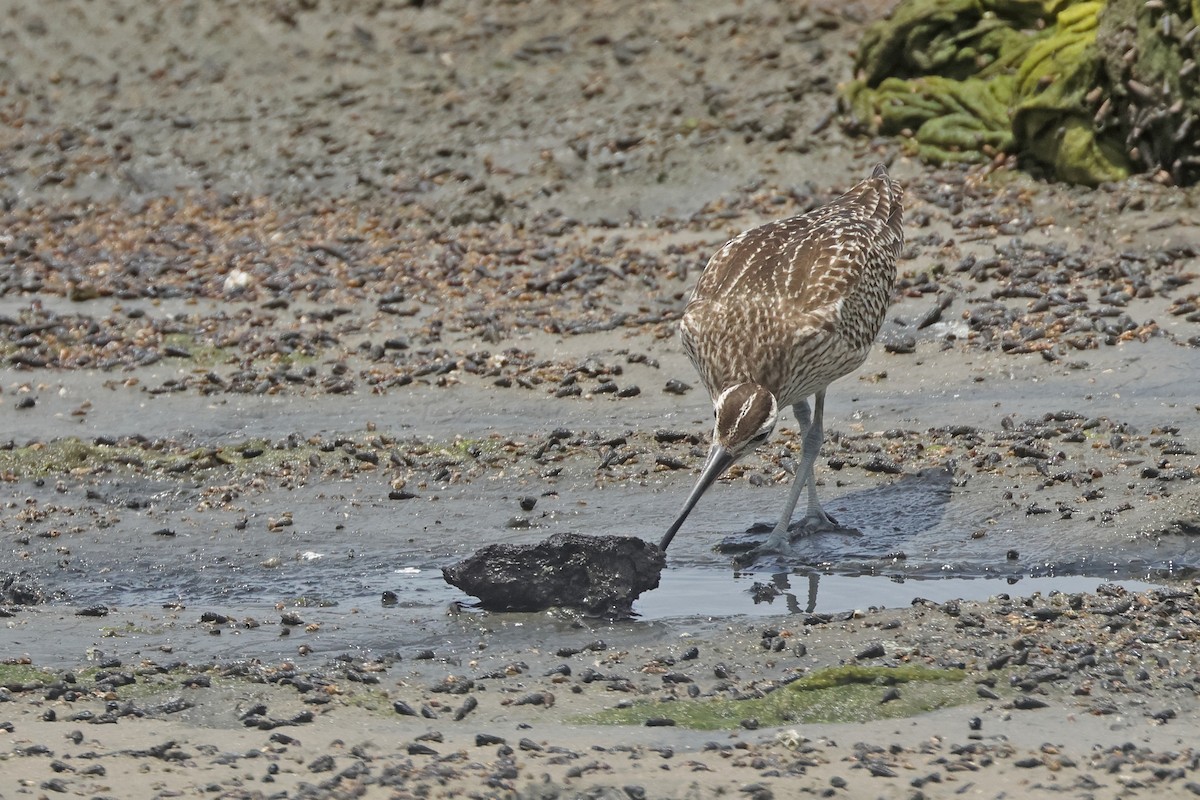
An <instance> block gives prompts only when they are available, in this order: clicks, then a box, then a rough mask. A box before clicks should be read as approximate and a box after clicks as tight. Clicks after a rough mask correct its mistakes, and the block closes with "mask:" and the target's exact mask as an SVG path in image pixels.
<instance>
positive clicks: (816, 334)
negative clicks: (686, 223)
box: [681, 165, 904, 406]
mask: <svg viewBox="0 0 1200 800" xmlns="http://www.w3.org/2000/svg"><path fill="white" fill-rule="evenodd" d="M900 200H901V191H900V187H899V186H898V185H897V184H896V183H895V182H894V181H893V180H892V179H891V178H890V177H889V176H888V175H887V172H886V170H884V168H883V167H882V165H881V166H879V167H877V168H876V169H875V172H874V173H873V174H872V175H871V177H870V178H868V179H867V180H865V181H863V182H861V183H859V184H858V185H856V186H855V187H854V188H852V189H851V190H850V191H848V192H846V193H845V194H844V195H842V196H841V197H839V198H837V199H836V200H834V201H832V202H831V203H829V204H828V205H825V206H823V207H821V208H818V209H815V210H813V211H810V212H808V213H806V214H801V215H799V216H795V217H789V218H787V219H783V220H779V221H776V222H770V223H767V224H766V225H762V226H760V227H758V228H754V229H752V230H749V231H746V232H745V233H742V234H741V235H739V236H736V237H734V238H733V239H731V240H730V241H729V242H727V243H726V244H725V245H724V246H723V247H722V248H721V249H720V250H718V251H717V253H716V254H715V255H713V257H712V259H711V260H710V261H709V262H708V265H707V266H706V267H705V269H704V272H703V274H702V275H701V276H700V280H699V281H698V282H697V284H696V288H695V290H694V292H693V294H692V299H691V301H690V302H689V303H688V306H687V308H686V310H685V311H684V316H683V320H682V322H681V333H682V338H683V343H684V347H685V349H686V350H687V352H688V355H689V356H690V357H691V359H692V363H693V364H695V366H696V368H697V370H698V371H699V372H700V374H701V377H702V379H703V380H704V383H705V386H706V388H707V389H708V390H709V393H710V394H711V395H712V396H713V397H714V398H715V397H716V396H717V395H719V394H720V393H721V391H722V390H723V389H725V388H726V387H728V386H731V385H733V384H736V383H740V382H743V381H752V382H754V383H758V384H761V385H762V386H765V387H766V388H767V389H769V390H771V391H772V392H773V393H775V395H776V397H777V398H778V400H779V404H780V406H785V405H789V404H791V403H794V402H796V401H797V400H799V399H800V398H802V397H805V396H807V395H810V394H812V393H813V392H814V391H815V390H816V388H818V387H822V388H823V387H824V386H827V385H828V384H829V383H830V382H831V381H833V380H835V379H837V378H839V377H841V376H843V375H845V374H847V373H848V372H851V371H852V370H854V369H856V368H857V367H858V366H859V365H860V364H862V362H863V361H864V360H865V359H866V355H867V352H868V351H869V349H870V346H871V344H872V342H874V340H875V336H876V335H877V334H878V332H879V328H880V326H881V325H882V324H883V319H884V315H885V313H886V310H887V304H888V300H889V297H890V295H891V290H892V284H893V283H894V281H895V276H896V266H895V264H896V257H897V256H898V255H899V253H900V249H901V247H902V246H903V242H904V235H903V232H902V229H901V223H902V212H901V205H900Z"/></svg>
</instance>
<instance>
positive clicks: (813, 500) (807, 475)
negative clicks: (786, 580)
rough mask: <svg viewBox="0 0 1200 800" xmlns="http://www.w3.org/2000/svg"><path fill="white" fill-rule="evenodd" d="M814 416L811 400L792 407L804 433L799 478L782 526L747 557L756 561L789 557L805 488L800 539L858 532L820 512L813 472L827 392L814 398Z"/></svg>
mask: <svg viewBox="0 0 1200 800" xmlns="http://www.w3.org/2000/svg"><path fill="white" fill-rule="evenodd" d="M815 401H816V402H815V413H811V416H810V411H809V406H808V400H801V401H800V402H799V403H796V404H795V405H794V406H792V412H793V413H794V414H795V415H796V421H797V422H799V423H800V428H801V430H802V431H803V436H802V438H801V446H802V448H803V451H802V455H801V457H800V467H799V468H798V469H797V470H796V478H795V480H794V481H793V482H792V488H791V492H790V493H789V494H788V500H787V503H786V504H785V505H784V507H783V515H782V516H781V517H780V518H779V523H778V524H776V526H775V530H773V531H771V535H770V536H769V537H767V540H766V541H765V542H763V543H762V545H760V546H759V547H756V548H754V549H753V550H751V551H749V553H747V554H746V555H747V556H750V557H753V556H755V555H760V554H764V553H784V554H786V553H788V552H789V550H790V548H789V545H790V544H791V540H792V536H791V533H790V531H789V528H790V526H791V522H792V514H793V513H794V512H795V510H796V504H797V503H798V502H799V501H800V493H801V492H802V491H804V487H805V486H807V487H808V508H807V510H806V511H805V512H804V520H803V528H802V530H801V531H800V535H803V534H805V533H817V532H820V531H836V532H838V533H849V534H856V533H858V531H856V530H854V529H853V528H843V527H842V526H840V525H838V524H837V522H836V521H834V519H833V518H832V517H830V516H829V515H828V514H826V513H825V511H824V509H822V508H821V503H820V501H819V500H818V499H817V481H816V478H815V477H814V476H813V470H814V468H815V467H816V465H817V456H818V455H819V454H820V452H821V441H822V439H823V437H824V435H825V432H824V428H823V417H824V415H825V392H824V391H819V392H817V393H816V396H815Z"/></svg>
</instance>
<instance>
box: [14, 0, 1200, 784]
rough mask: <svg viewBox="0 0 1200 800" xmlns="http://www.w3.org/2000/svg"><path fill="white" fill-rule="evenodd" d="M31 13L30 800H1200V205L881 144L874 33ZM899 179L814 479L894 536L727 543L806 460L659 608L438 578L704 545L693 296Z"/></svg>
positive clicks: (663, 24) (543, 20)
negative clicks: (537, 604)
mask: <svg viewBox="0 0 1200 800" xmlns="http://www.w3.org/2000/svg"><path fill="white" fill-rule="evenodd" d="M9 6H10V13H9V14H8V15H7V16H6V19H5V20H4V21H3V22H0V37H2V40H3V42H4V48H3V50H4V53H5V60H4V62H3V63H0V92H2V97H3V101H2V102H0V114H3V116H4V125H3V126H0V154H2V157H0V167H2V169H0V200H2V208H3V210H2V211H0V259H2V261H3V267H2V268H0V362H2V363H0V423H2V428H0V477H2V478H3V481H2V482H0V493H2V494H0V499H2V500H3V503H4V509H3V513H2V515H0V538H2V540H3V549H2V550H0V553H2V554H3V556H2V559H3V560H2V561H0V617H2V619H0V622H3V623H4V625H3V627H2V628H0V658H2V659H3V662H4V663H3V664H2V665H0V687H2V688H0V761H3V765H2V768H0V775H2V777H0V797H4V798H8V797H24V796H27V795H32V796H47V797H50V796H57V795H59V794H71V795H76V796H83V797H121V798H124V797H159V796H162V797H165V796H178V795H179V794H186V795H199V794H205V795H210V796H215V797H247V798H253V797H449V796H467V797H528V798H534V797H536V798H551V797H591V798H602V797H603V798H638V797H678V798H683V797H710V796H717V795H724V796H728V795H731V794H734V795H738V796H742V795H744V796H747V797H751V798H767V797H772V796H774V797H793V796H804V795H817V796H846V797H907V796H913V797H950V796H974V797H1013V796H1023V797H1041V796H1055V797H1080V798H1083V797H1089V798H1091V797H1097V798H1099V797H1128V796H1131V795H1132V794H1134V793H1139V794H1140V793H1149V792H1155V793H1158V794H1161V795H1164V796H1180V797H1186V796H1189V795H1190V794H1197V793H1200V775H1198V774H1197V773H1198V769H1200V753H1198V752H1197V750H1196V748H1195V744H1194V742H1193V739H1194V737H1193V736H1192V735H1191V731H1193V730H1194V729H1195V726H1196V724H1197V722H1198V721H1200V719H1198V710H1197V697H1198V692H1200V683H1198V681H1200V670H1198V665H1197V655H1196V652H1197V638H1200V629H1198V627H1197V602H1198V598H1197V584H1196V582H1195V578H1194V576H1195V569H1196V566H1197V564H1200V547H1198V546H1197V544H1196V543H1195V538H1196V534H1197V532H1198V531H1200V500H1198V499H1197V498H1198V497H1200V495H1198V494H1197V488H1196V486H1195V481H1196V478H1197V471H1198V469H1200V460H1198V459H1197V456H1196V452H1195V448H1196V439H1197V436H1196V431H1197V421H1198V418H1200V406H1198V405H1197V401H1196V398H1195V385H1196V376H1197V374H1198V373H1200V350H1198V349H1197V345H1198V343H1200V325H1198V324H1197V323H1200V289H1198V288H1197V283H1196V277H1197V276H1196V273H1197V268H1198V266H1200V225H1198V224H1197V221H1196V220H1197V218H1198V217H1197V213H1196V207H1197V200H1198V199H1200V198H1198V197H1197V191H1196V189H1195V188H1183V189H1181V188H1176V187H1167V186H1160V185H1157V184H1154V183H1152V182H1149V181H1145V180H1141V179H1134V180H1131V181H1129V182H1127V183H1124V184H1121V185H1116V186H1102V187H1100V188H1099V189H1095V190H1092V189H1085V188H1080V187H1072V186H1067V185H1063V184H1056V183H1051V182H1046V181H1044V180H1042V179H1040V178H1039V177H1037V176H1030V175H1027V174H1024V173H1022V172H1020V171H1017V170H1016V169H1014V168H1013V167H1014V165H1013V164H1011V163H1007V162H1004V161H999V160H998V161H997V162H996V163H994V164H992V165H990V166H989V167H988V168H984V167H981V166H974V167H941V168H934V167H930V166H928V165H925V164H922V163H920V162H918V161H915V160H912V159H911V158H909V157H908V156H907V155H906V153H905V151H904V149H903V147H902V146H901V145H899V144H898V143H896V142H894V141H872V140H869V139H865V138H862V137H861V136H859V135H857V134H856V132H855V131H854V130H853V129H852V128H850V127H848V126H847V123H846V120H845V118H844V117H843V116H842V115H841V113H840V106H839V100H838V95H837V85H838V83H839V82H841V81H844V80H846V79H847V78H848V77H849V71H850V68H851V67H850V64H851V61H850V53H851V51H852V50H853V48H854V47H855V44H856V42H857V41H858V37H859V36H860V34H861V32H862V31H863V29H864V27H865V25H867V24H869V22H870V21H871V20H872V19H875V18H877V17H878V15H880V14H881V13H883V12H884V8H883V7H882V6H881V5H880V4H876V3H861V4H859V3H850V4H826V3H809V4H800V5H795V6H779V5H775V4H770V3H760V2H742V3H728V4H687V3H669V2H663V3H657V2H649V3H646V2H638V3H634V2H622V1H620V0H619V1H618V2H615V3H604V4H600V3H583V4H553V3H541V2H529V3H505V4H492V3H483V2H474V3H472V2H461V3H460V2H440V3H408V4H403V5H388V4H383V3H338V2H287V1H286V0H284V1H283V2H247V3H239V4H232V5H220V4H217V5H214V4H200V3H192V4H174V5H163V4H155V5H151V4H145V3H138V2H117V1H116V0H103V1H98V0H93V2H86V3H85V2H81V1H80V0H50V1H49V2H36V3H35V2H19V1H18V2H15V3H10V4H9ZM879 161H884V162H886V163H888V164H889V168H890V170H891V173H892V174H893V175H894V176H895V177H896V178H897V179H898V180H899V181H900V182H901V184H902V185H903V187H904V189H905V193H906V201H905V203H906V221H907V222H906V227H907V235H908V244H907V246H906V248H905V250H904V252H903V254H902V258H901V262H900V265H899V268H900V272H901V276H900V279H899V282H898V285H897V290H896V293H895V297H894V298H893V305H892V308H891V311H890V312H889V316H888V321H887V322H886V323H885V327H884V331H883V333H882V334H881V338H880V342H879V344H878V346H877V347H876V349H875V351H874V352H873V353H872V355H871V357H870V359H869V361H868V362H867V364H866V365H865V366H864V367H863V368H862V369H861V370H860V371H859V372H858V373H856V374H855V375H852V376H849V377H848V378H846V379H844V380H842V381H840V382H838V383H836V384H834V386H833V387H832V388H831V390H830V394H829V404H828V406H827V413H826V429H827V436H826V442H825V448H824V450H823V452H822V456H821V459H820V460H819V461H818V465H817V478H818V481H819V482H820V483H821V486H820V491H821V494H822V498H823V500H824V501H825V502H826V504H827V507H828V508H829V510H830V511H832V512H833V513H835V514H836V515H837V516H838V517H839V520H842V521H844V522H847V523H851V524H854V525H856V527H858V528H860V530H862V532H863V536H861V537H854V538H850V537H824V536H817V537H812V538H811V540H805V541H803V542H801V543H799V555H800V558H799V561H798V563H796V564H783V565H765V566H764V567H763V568H762V570H761V573H759V572H755V573H750V574H744V573H735V572H733V570H732V568H731V566H730V564H731V559H730V556H729V555H728V554H727V553H725V552H720V551H715V550H714V549H713V548H714V545H718V544H721V543H722V542H725V543H726V544H727V545H732V546H736V545H737V544H739V543H740V542H741V541H742V540H743V539H744V538H745V537H746V534H744V533H743V531H746V530H747V529H748V528H749V527H750V526H751V525H752V524H754V523H756V522H761V521H763V520H769V519H773V518H774V516H775V515H776V514H777V513H778V507H779V505H780V504H782V502H783V499H784V496H785V492H786V485H787V483H788V482H789V481H790V480H791V477H792V472H794V469H795V464H796V461H797V460H798V454H797V452H796V450H797V448H798V445H799V442H798V437H797V436H796V434H795V431H794V430H789V429H788V427H787V426H786V425H784V426H783V430H781V431H780V432H778V433H777V435H776V436H775V438H774V439H773V440H772V443H771V444H770V445H768V446H766V447H764V448H761V450H760V452H759V453H758V454H757V455H756V456H755V457H754V458H751V459H748V460H747V461H746V462H745V463H743V464H741V465H739V466H738V467H737V468H735V470H733V471H732V472H731V474H730V475H729V476H728V478H727V479H726V480H724V481H722V483H721V484H720V485H718V486H715V487H713V489H712V490H710V496H706V498H705V500H704V501H703V502H702V504H701V505H700V506H699V507H698V508H697V509H696V510H695V511H694V512H693V514H692V517H691V518H690V519H689V521H688V524H687V525H686V526H685V527H684V529H683V530H682V531H681V532H680V534H679V536H678V537H677V538H676V540H675V542H674V543H673V544H672V547H671V550H670V552H669V553H668V560H667V566H666V570H665V572H664V582H663V586H662V587H661V588H660V589H657V590H655V591H654V592H651V593H649V595H648V596H646V597H644V598H643V600H644V601H646V602H647V603H649V602H650V601H651V600H652V599H653V601H654V602H655V605H654V606H653V609H654V611H653V613H650V612H649V611H647V613H645V614H644V615H643V617H641V618H635V619H632V620H623V621H607V620H602V619H593V618H588V617H585V616H582V615H579V614H576V613H569V612H549V613H543V614H517V613H511V614H502V613H485V612H480V611H478V610H476V609H473V608H472V607H471V606H470V598H468V597H466V596H465V595H462V594H461V593H458V592H457V591H456V590H454V589H452V588H451V587H448V586H446V585H445V584H444V582H442V581H441V579H440V573H439V570H440V567H442V566H445V565H446V564H449V563H451V562H454V561H457V560H459V559H462V558H464V557H466V556H468V555H470V554H471V553H473V552H475V551H476V550H478V549H479V548H481V547H483V546H485V545H488V544H496V543H518V544H526V543H532V542H536V541H539V540H541V539H544V538H546V537H547V536H549V535H551V534H554V533H558V532H573V533H585V534H586V533H593V534H595V533H603V534H620V535H633V536H639V537H641V538H644V539H646V540H648V541H651V542H654V541H657V540H658V538H659V536H661V533H662V531H663V530H664V529H665V527H666V526H667V524H669V522H670V520H671V518H672V516H673V515H674V513H675V512H676V511H677V510H678V507H679V505H680V504H681V503H682V501H683V498H684V496H685V495H686V493H687V491H688V489H689V488H690V484H691V482H692V480H693V478H694V475H695V471H696V470H697V469H698V468H699V466H700V465H701V463H702V462H703V457H704V452H705V443H706V437H707V436H708V434H709V428H710V426H711V406H710V404H709V400H708V398H707V397H705V396H703V395H704V392H703V390H702V389H701V388H700V387H699V382H698V380H697V378H696V376H695V375H694V373H693V372H692V369H691V366H690V365H689V364H688V363H687V360H686V358H685V357H684V356H683V354H682V352H681V349H680V346H679V343H678V339H677V336H676V327H675V326H676V321H677V319H678V316H679V313H680V311H681V310H682V307H683V304H684V302H685V300H686V296H687V295H686V293H687V290H688V288H689V287H690V285H691V283H692V282H693V281H694V280H695V278H696V275H697V274H698V272H699V270H700V269H701V268H702V267H703V264H704V263H705V261H706V259H707V258H708V256H709V255H710V254H711V253H712V252H713V250H714V249H715V248H716V247H718V246H720V244H721V243H722V242H723V241H725V240H726V239H727V238H729V237H730V236H732V235H735V234H736V233H738V232H740V231H741V230H744V229H746V228H748V227H751V226H753V225H756V224H759V223H761V222H763V221H766V220H768V219H774V218H778V217H783V216H787V215H790V214H795V213H799V212H802V211H804V210H806V209H809V208H812V207H814V206H816V205H818V204H820V203H822V202H824V201H826V200H828V199H830V198H832V197H834V196H836V195H837V194H838V193H840V192H841V191H843V190H844V189H845V188H847V187H848V186H850V185H852V184H853V183H854V182H855V181H857V180H858V179H860V178H861V177H863V176H865V175H867V174H869V172H870V170H871V168H872V167H873V166H874V164H875V163H878V162H879ZM672 573H674V574H675V575H685V576H690V577H691V578H692V579H694V581H695V582H696V583H697V584H699V583H702V584H703V586H704V587H706V588H708V589H711V592H709V595H710V596H704V595H696V594H694V593H693V594H689V593H688V591H687V581H678V580H676V581H672V580H671V575H672ZM946 576H949V577H951V578H954V579H955V580H956V581H959V580H961V581H963V582H964V583H968V584H971V585H973V586H978V587H979V588H978V589H976V590H972V591H971V592H969V593H968V594H970V597H969V598H968V599H952V598H947V597H945V596H943V595H942V594H941V593H939V591H938V586H939V585H940V584H939V580H940V579H941V578H944V577H946ZM1031 578H1036V579H1038V580H1039V581H1050V583H1049V584H1045V583H1038V584H1037V585H1038V586H1039V587H1046V586H1056V585H1058V584H1054V583H1053V581H1054V580H1058V579H1061V580H1062V581H1063V583H1062V584H1061V587H1063V588H1061V589H1055V588H1039V590H1038V591H1036V592H1032V593H1030V592H1027V591H1023V588H1025V587H1028V586H1030V585H1031V584H1030V583H1029V580H1030V579H1031ZM821 579H824V580H825V584H824V586H825V589H824V590H822V588H821V586H822V584H821ZM855 581H859V583H855ZM1081 582H1082V584H1081ZM831 585H836V586H838V587H841V589H842V591H844V592H848V594H845V595H837V596H836V598H835V599H829V600H826V599H823V598H826V597H829V589H830V587H831ZM955 585H958V584H955ZM1151 585H1152V586H1153V587H1154V588H1148V587H1149V586H1151ZM845 587H859V589H858V590H855V589H854V588H850V589H849V590H847V589H846V588H845ZM881 587H882V588H881ZM655 593H660V594H659V596H658V597H654V598H652V597H651V595H655ZM931 597H934V598H937V599H929V598H931ZM747 607H749V608H751V610H752V613H745V609H746V608H747ZM645 608H646V609H650V608H651V606H650V605H646V606H645ZM638 610H639V607H638V606H637V605H636V604H635V607H634V611H635V612H637V611H638Z"/></svg>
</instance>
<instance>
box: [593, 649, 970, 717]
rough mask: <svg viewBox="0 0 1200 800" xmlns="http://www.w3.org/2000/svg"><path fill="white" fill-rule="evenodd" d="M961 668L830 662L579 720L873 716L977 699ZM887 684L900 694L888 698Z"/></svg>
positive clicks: (907, 714) (908, 714)
mask: <svg viewBox="0 0 1200 800" xmlns="http://www.w3.org/2000/svg"><path fill="white" fill-rule="evenodd" d="M965 677H966V673H965V672H964V671H963V670H958V669H933V668H929V667H920V666H911V665H906V666H899V667H872V666H857V665H849V666H840V667H827V668H825V669H820V670H817V671H816V672H813V673H812V674H811V675H806V676H804V677H802V678H800V679H798V680H796V681H793V682H792V683H789V684H788V685H787V686H784V687H782V688H780V689H777V690H775V691H774V692H771V693H770V694H768V695H766V696H764V697H761V698H755V699H751V700H732V699H727V698H705V699H696V700H676V701H671V702H654V703H637V704H634V705H630V706H626V707H623V708H612V709H606V710H604V711H601V712H598V713H596V714H592V715H589V716H586V717H583V718H580V719H579V720H578V721H580V722H585V723H592V724H603V725H642V724H645V722H646V720H648V719H654V718H663V717H666V718H670V719H672V720H674V721H675V724H676V725H678V726H681V727H686V728H695V729H698V730H721V729H731V728H737V727H739V725H741V723H742V721H743V720H747V719H754V720H757V722H758V724H759V725H761V726H764V727H770V726H775V725H785V724H789V723H796V722H799V723H816V722H868V721H870V720H876V719H896V718H902V717H911V716H915V715H918V714H924V713H927V712H930V711H934V710H936V709H939V708H947V707H950V706H956V705H962V704H963V703H967V702H970V701H972V700H973V699H975V697H976V695H975V692H974V689H973V687H972V686H970V685H967V684H966V683H965V681H964V678H965ZM886 687H896V688H897V691H898V694H899V696H898V697H896V698H895V699H891V700H889V701H888V702H886V703H885V702H882V697H883V695H884V693H885V692H886V691H887V688H886Z"/></svg>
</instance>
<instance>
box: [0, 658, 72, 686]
mask: <svg viewBox="0 0 1200 800" xmlns="http://www.w3.org/2000/svg"><path fill="white" fill-rule="evenodd" d="M57 680H58V676H57V675H55V674H54V673H53V672H50V671H48V670H44V669H42V668H40V667H35V666H33V665H31V664H0V686H3V687H5V688H7V689H9V690H10V691H18V690H20V689H21V688H22V687H25V686H28V685H30V684H34V683H41V684H45V685H49V684H51V683H54V682H55V681H57Z"/></svg>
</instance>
